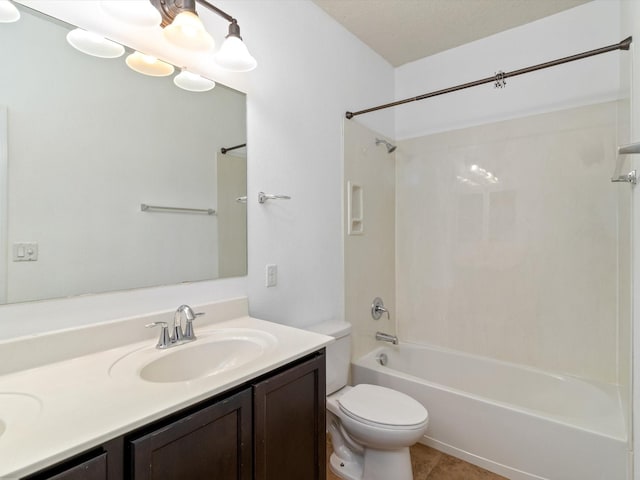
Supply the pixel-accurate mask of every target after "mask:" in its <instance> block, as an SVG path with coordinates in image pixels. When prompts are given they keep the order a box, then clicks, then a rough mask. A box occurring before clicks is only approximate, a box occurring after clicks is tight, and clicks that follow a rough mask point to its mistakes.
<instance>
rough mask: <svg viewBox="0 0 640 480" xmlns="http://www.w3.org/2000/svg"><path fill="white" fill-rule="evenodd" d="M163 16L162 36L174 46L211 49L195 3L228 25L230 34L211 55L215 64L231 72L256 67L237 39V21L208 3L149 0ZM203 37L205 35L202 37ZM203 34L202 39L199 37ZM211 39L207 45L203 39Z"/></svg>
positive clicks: (244, 70) (245, 48)
mask: <svg viewBox="0 0 640 480" xmlns="http://www.w3.org/2000/svg"><path fill="white" fill-rule="evenodd" d="M150 1H151V3H152V4H153V5H154V6H155V7H156V8H157V9H158V11H159V12H160V14H161V15H162V26H163V27H165V29H164V35H165V37H166V38H167V39H168V40H170V41H171V42H172V43H173V44H175V45H178V46H180V47H183V48H190V49H193V50H202V51H204V50H210V49H212V48H213V38H212V37H211V36H210V35H209V34H208V33H207V32H206V30H205V29H204V26H203V25H202V22H201V21H200V19H199V18H198V14H197V12H196V1H197V3H199V4H200V5H202V6H204V7H206V8H208V9H209V10H211V11H212V12H213V13H215V14H216V15H218V16H220V17H222V18H224V19H225V20H226V21H228V22H229V33H228V35H227V36H226V38H225V41H224V42H223V44H222V47H221V48H220V51H219V52H218V53H217V54H216V55H215V56H214V60H215V62H216V63H217V64H218V65H219V66H220V67H222V68H224V69H226V70H230V71H232V72H248V71H250V70H253V69H254V68H256V66H257V62H256V59H255V58H253V57H252V56H251V54H250V53H249V50H248V49H247V46H246V45H245V44H244V42H243V41H242V37H241V36H240V26H239V25H238V21H237V20H236V19H235V18H233V17H232V16H231V15H229V14H228V13H226V12H224V11H222V10H220V9H219V8H218V7H215V6H214V5H212V4H211V3H209V2H208V1H207V0H150ZM205 34H206V35H205ZM201 35H202V37H201ZM207 37H208V38H210V39H211V42H210V43H208V42H207V41H206V40H203V39H205V38H207Z"/></svg>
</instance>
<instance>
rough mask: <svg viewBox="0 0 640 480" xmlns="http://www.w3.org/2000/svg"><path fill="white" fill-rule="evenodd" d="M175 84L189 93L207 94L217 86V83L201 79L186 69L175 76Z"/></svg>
mask: <svg viewBox="0 0 640 480" xmlns="http://www.w3.org/2000/svg"><path fill="white" fill-rule="evenodd" d="M173 83H175V84H176V86H178V87H180V88H182V89H183V90H188V91H189V92H207V91H209V90H211V89H212V88H213V87H215V86H216V82H214V81H213V80H209V79H208V78H204V77H201V76H200V75H197V74H195V73H192V72H189V71H188V70H184V69H183V70H182V72H180V73H179V74H178V75H176V76H175V78H174V79H173Z"/></svg>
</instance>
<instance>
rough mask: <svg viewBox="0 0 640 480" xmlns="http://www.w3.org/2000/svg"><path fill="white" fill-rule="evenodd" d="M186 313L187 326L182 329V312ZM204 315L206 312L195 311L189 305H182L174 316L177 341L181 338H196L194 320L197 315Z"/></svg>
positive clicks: (187, 340) (185, 340) (189, 340)
mask: <svg viewBox="0 0 640 480" xmlns="http://www.w3.org/2000/svg"><path fill="white" fill-rule="evenodd" d="M183 313H184V319H185V326H184V330H183V329H182V322H181V320H182V314H183ZM201 315H204V312H198V313H194V311H193V309H192V308H191V307H190V306H189V305H180V306H179V307H178V309H177V310H176V313H175V315H174V316H173V330H174V337H175V339H176V341H177V340H178V339H180V340H181V341H183V342H192V341H193V340H195V339H196V334H195V332H194V331H193V321H194V320H195V319H196V317H199V316H201Z"/></svg>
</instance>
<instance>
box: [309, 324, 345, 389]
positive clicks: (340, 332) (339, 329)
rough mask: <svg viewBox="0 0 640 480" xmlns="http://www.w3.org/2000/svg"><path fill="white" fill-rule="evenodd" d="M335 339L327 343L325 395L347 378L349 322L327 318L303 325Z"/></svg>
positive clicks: (339, 386)
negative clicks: (323, 320)
mask: <svg viewBox="0 0 640 480" xmlns="http://www.w3.org/2000/svg"><path fill="white" fill-rule="evenodd" d="M305 328H306V329H307V330H310V331H312V332H316V333H322V334H323V335H328V336H330V337H333V338H335V339H336V341H335V342H333V343H331V344H329V345H327V347H326V348H327V395H330V394H332V393H333V392H336V391H338V390H340V389H341V388H342V387H344V386H345V385H346V384H347V381H348V379H349V366H350V365H351V324H350V323H348V322H345V321H344V320H327V321H326V322H320V323H316V324H313V325H309V326H308V327H305Z"/></svg>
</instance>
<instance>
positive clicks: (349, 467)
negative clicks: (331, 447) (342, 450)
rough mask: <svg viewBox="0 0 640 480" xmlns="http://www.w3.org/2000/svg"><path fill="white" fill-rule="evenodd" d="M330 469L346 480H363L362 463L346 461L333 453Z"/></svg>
mask: <svg viewBox="0 0 640 480" xmlns="http://www.w3.org/2000/svg"><path fill="white" fill-rule="evenodd" d="M329 468H330V469H331V471H332V472H333V473H335V474H336V475H337V476H338V477H340V478H343V479H344V480H362V464H361V463H360V462H357V461H351V462H349V461H345V460H342V459H341V458H340V457H338V455H336V454H335V453H332V454H331V458H330V459H329Z"/></svg>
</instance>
